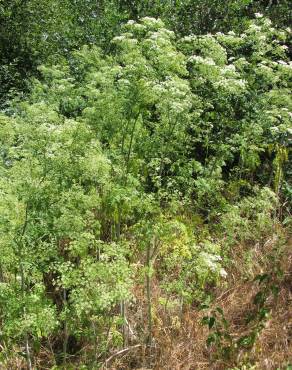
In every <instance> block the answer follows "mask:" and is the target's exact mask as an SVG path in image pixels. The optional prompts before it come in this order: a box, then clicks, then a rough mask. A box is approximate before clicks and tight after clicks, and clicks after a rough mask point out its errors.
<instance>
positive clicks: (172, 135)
mask: <svg viewBox="0 0 292 370" xmlns="http://www.w3.org/2000/svg"><path fill="white" fill-rule="evenodd" d="M290 33H291V31H290V30H289V29H287V30H278V29H276V28H274V27H273V26H272V24H271V22H270V21H269V20H268V19H266V18H263V17H262V16H261V15H260V14H259V15H257V19H256V20H254V21H252V22H250V24H249V25H248V27H247V28H246V30H245V31H244V32H242V33H238V34H237V33H235V32H228V33H222V32H218V33H214V34H207V35H197V36H196V35H190V36H185V37H183V38H180V37H178V35H177V34H175V33H174V32H172V31H170V30H168V29H167V28H165V25H164V23H163V22H162V21H161V20H159V19H154V18H150V17H146V18H142V19H141V20H140V21H139V22H135V21H129V22H128V23H126V24H125V25H124V26H123V28H122V33H121V34H120V35H119V36H116V37H114V38H113V40H112V42H111V45H110V47H109V50H110V51H109V52H107V53H105V52H104V51H103V50H102V49H99V48H98V47H96V46H93V45H89V46H85V47H83V48H82V49H80V50H77V51H75V52H74V53H72V54H71V57H70V58H69V59H68V60H61V59H59V60H58V63H51V64H47V65H46V66H42V67H40V68H39V73H40V75H41V78H40V79H39V80H34V81H33V82H32V88H31V94H30V95H29V97H28V98H27V99H26V100H25V101H19V99H18V100H15V101H14V102H13V103H12V104H11V105H10V106H9V108H7V110H6V114H4V113H3V114H2V115H1V116H0V143H1V151H0V155H1V157H0V158H1V162H0V173H1V179H0V195H1V203H0V246H1V257H0V278H1V283H0V303H1V305H0V320H1V333H0V341H1V348H3V350H2V352H1V354H0V356H1V361H2V362H3V363H4V364H6V365H5V366H9V363H10V362H9V361H10V358H13V356H14V358H15V356H16V357H17V352H16V355H15V354H14V355H13V349H17V351H19V352H20V353H19V354H20V355H21V354H24V355H25V356H26V360H27V366H28V367H30V368H32V366H33V364H32V363H33V361H36V358H38V356H40V351H41V348H43V347H44V346H45V347H46V348H49V350H50V351H51V352H52V353H54V354H55V361H56V362H57V364H60V363H61V362H63V364H64V366H65V367H66V366H67V365H66V364H67V362H68V361H69V362H70V358H69V356H70V355H76V353H77V352H78V351H80V350H81V349H82V348H83V347H85V344H86V345H87V346H89V347H90V351H88V352H87V355H86V356H87V357H86V362H87V364H88V366H98V364H101V363H102V361H103V360H104V356H105V355H106V354H107V353H108V351H110V350H111V349H113V348H119V347H120V346H123V345H125V344H126V343H127V342H128V341H130V339H129V334H127V333H126V332H127V331H128V332H129V330H130V329H129V323H128V321H127V306H128V305H130V304H131V302H134V298H133V297H134V290H135V287H136V286H137V285H139V284H141V282H143V281H144V280H145V285H146V292H145V297H146V298H145V301H146V303H145V305H146V306H147V314H145V316H146V317H147V323H146V322H145V321H144V322H143V324H142V325H144V327H142V328H140V330H138V329H137V330H136V332H135V334H134V337H135V338H136V341H137V340H138V341H139V343H141V342H147V343H148V345H150V346H151V345H152V344H153V335H154V334H153V333H154V331H153V325H154V321H155V307H153V299H152V294H153V292H152V287H153V281H154V280H156V281H158V283H157V284H158V286H159V291H160V293H159V294H160V302H161V303H162V304H163V305H164V306H165V309H166V310H167V309H168V301H169V300H171V301H172V302H179V303H178V304H179V305H181V307H184V306H185V305H195V306H198V305H200V304H202V303H204V302H206V301H210V299H212V290H213V289H214V287H215V286H216V285H218V284H220V282H221V281H222V280H224V279H225V278H226V275H227V273H226V270H227V269H228V264H229V261H228V252H229V250H230V248H231V247H232V245H233V246H234V245H236V244H237V243H241V244H243V243H245V242H248V243H251V242H254V241H256V240H261V239H262V238H264V237H266V236H267V235H270V234H271V233H273V232H274V231H273V230H274V229H273V225H274V223H275V218H276V216H278V213H277V211H278V205H279V202H280V200H281V197H283V196H286V197H287V195H283V194H284V193H285V191H286V190H285V189H286V188H287V186H286V185H285V184H287V182H286V183H285V181H286V180H288V179H287V175H286V174H287V171H286V169H287V162H288V157H289V151H288V146H289V135H290V134H291V108H292V102H291V96H290V89H291V73H292V72H291V71H292V69H291V62H290V61H289V58H288V55H287V46H286V44H285V42H286V40H287V38H288V37H289V36H290ZM283 186H286V187H285V189H284V190H285V191H284V192H282V189H283ZM223 256H224V260H223V258H222V257H223ZM58 338H59V339H60V341H59V342H58ZM154 339H155V338H154ZM60 342H61V344H60ZM50 361H52V363H53V360H52V358H51V359H50ZM90 364H91V365H90ZM92 364H93V365H92Z"/></svg>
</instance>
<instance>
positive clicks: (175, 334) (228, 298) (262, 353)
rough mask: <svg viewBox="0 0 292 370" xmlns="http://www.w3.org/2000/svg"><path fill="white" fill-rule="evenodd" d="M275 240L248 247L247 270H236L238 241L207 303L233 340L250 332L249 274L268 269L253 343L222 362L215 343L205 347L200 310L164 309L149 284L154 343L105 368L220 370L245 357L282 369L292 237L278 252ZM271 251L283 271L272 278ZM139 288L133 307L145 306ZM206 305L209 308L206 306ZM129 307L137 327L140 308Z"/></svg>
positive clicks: (288, 327)
mask: <svg viewBox="0 0 292 370" xmlns="http://www.w3.org/2000/svg"><path fill="white" fill-rule="evenodd" d="M277 248H279V243H278V241H277V238H276V237H274V238H271V239H269V240H267V241H266V242H265V243H263V244H262V245H259V244H258V245H256V246H253V247H252V250H251V254H252V256H253V261H254V263H252V266H250V269H249V271H246V270H244V269H243V268H242V269H241V268H240V266H242V267H243V266H244V264H243V263H242V261H243V257H244V253H245V251H246V246H245V247H240V246H238V247H237V248H236V249H235V250H234V251H233V256H232V258H233V260H234V261H235V263H234V264H233V267H231V269H230V271H229V280H228V283H227V286H225V287H224V288H222V287H221V288H218V289H217V292H216V296H217V298H216V299H215V302H214V304H213V307H216V306H220V307H221V308H222V309H223V311H224V315H225V318H226V320H227V321H228V323H229V333H230V335H231V337H232V338H233V340H234V343H235V342H236V341H237V340H238V339H239V338H240V337H242V336H244V335H248V334H250V333H251V332H252V331H253V330H254V327H255V325H256V323H255V322H249V323H247V321H246V318H247V316H248V315H249V314H250V313H252V312H255V310H256V306H255V304H254V297H255V295H256V293H257V292H258V291H259V289H260V287H259V285H258V283H256V282H254V281H253V278H254V277H255V276H256V275H257V274H260V273H264V272H269V273H271V276H272V279H273V282H274V283H275V284H277V285H278V287H279V292H278V294H277V296H275V297H274V296H273V295H272V294H270V296H269V297H268V299H267V301H266V307H267V308H269V310H270V315H269V317H268V319H267V320H266V321H264V324H263V328H262V329H261V330H260V332H259V335H258V336H257V338H256V340H255V343H254V345H253V346H252V347H251V348H238V349H236V350H235V352H234V354H233V356H232V358H230V359H229V360H228V361H227V360H226V361H224V360H223V359H222V358H220V357H219V358H218V357H217V358H216V348H214V347H212V346H211V347H209V348H208V347H207V346H206V339H207V337H208V335H209V330H208V329H207V328H206V327H204V326H202V325H201V324H200V322H201V319H202V317H203V315H206V312H205V313H204V314H203V313H202V312H201V311H198V310H197V309H196V308H194V307H193V308H192V307H185V309H184V312H183V313H182V315H180V313H179V312H166V310H165V309H164V307H162V306H161V305H159V303H158V298H159V296H160V293H161V292H160V291H159V288H158V283H155V284H154V287H153V292H154V294H153V306H155V307H156V311H155V325H154V329H153V335H154V344H153V348H152V349H151V353H149V350H147V348H145V347H142V348H138V349H135V350H133V351H128V352H127V353H125V355H124V356H121V357H120V358H117V359H116V360H115V361H114V362H113V363H112V364H111V366H110V367H108V368H110V369H119V370H122V369H125V370H126V369H137V370H138V369H140V370H141V369H144V370H146V369H152V370H164V369H165V370H204V369H212V370H224V369H229V368H231V369H232V368H235V367H240V364H241V363H243V362H245V361H247V359H248V362H249V363H251V364H253V365H254V369H258V370H276V369H286V365H285V364H288V362H289V361H290V362H291V361H292V308H291V307H292V304H291V303H292V239H290V240H289V241H288V242H287V243H286V244H285V248H284V249H283V253H282V254H280V253H278V252H279V250H277ZM275 255H276V256H277V258H278V260H277V263H278V267H277V269H278V270H282V271H283V276H282V277H278V276H277V274H276V273H274V272H273V271H272V270H273V269H272V267H273V266H275V260H271V259H270V258H268V256H275ZM142 290H143V289H142V287H139V288H138V287H137V291H136V298H137V303H136V304H137V306H138V307H145V304H146V302H145V298H144V297H145V295H144V294H143V291H142ZM210 309H212V307H211V308H210ZM145 312H146V311H145V309H144V310H143V312H141V311H140V313H139V314H138V316H139V318H138V317H137V312H136V313H134V312H133V316H132V320H133V322H136V324H137V321H138V322H139V320H140V324H139V325H138V326H139V327H140V328H141V327H146V313H145Z"/></svg>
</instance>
